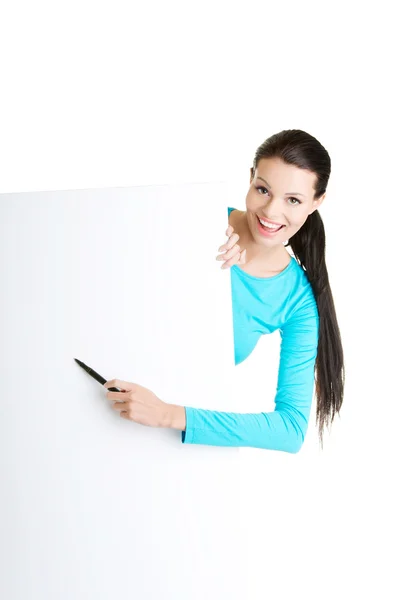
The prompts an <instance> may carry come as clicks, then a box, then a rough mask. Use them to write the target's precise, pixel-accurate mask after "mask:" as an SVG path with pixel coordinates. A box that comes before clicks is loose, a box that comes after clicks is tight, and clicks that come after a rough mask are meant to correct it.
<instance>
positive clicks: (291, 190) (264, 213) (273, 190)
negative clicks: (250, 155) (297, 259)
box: [246, 158, 325, 247]
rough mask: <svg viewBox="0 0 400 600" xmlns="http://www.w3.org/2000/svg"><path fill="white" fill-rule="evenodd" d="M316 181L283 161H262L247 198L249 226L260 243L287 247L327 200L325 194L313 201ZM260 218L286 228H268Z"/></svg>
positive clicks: (310, 174)
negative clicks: (286, 244)
mask: <svg viewBox="0 0 400 600" xmlns="http://www.w3.org/2000/svg"><path fill="white" fill-rule="evenodd" d="M250 177H251V175H250ZM267 182H268V183H267ZM315 182H316V175H315V174H314V173H311V172H310V171H305V170H304V169H299V168H298V167H295V166H294V165H288V164H286V163H285V162H283V161H282V160H281V159H280V158H263V159H261V160H260V161H259V163H258V167H257V169H256V171H255V173H254V178H253V179H250V188H249V191H248V192H247V196H246V216H247V223H248V227H249V230H250V233H251V235H252V236H253V238H254V241H255V242H256V243H257V244H260V243H261V244H262V245H263V246H269V247H271V246H276V245H278V244H283V242H285V241H287V240H288V239H289V238H291V237H292V236H293V235H294V234H295V233H296V231H298V230H299V229H300V227H301V226H302V225H303V224H304V223H305V221H306V220H307V217H308V215H310V214H311V213H312V212H314V210H316V209H317V208H318V207H319V206H320V205H321V203H322V201H323V199H324V198H325V194H323V196H322V197H321V198H320V199H319V200H313V197H314V191H315V190H314V188H313V185H314V183H315ZM259 217H260V218H261V219H269V220H271V221H273V222H275V223H278V224H279V225H282V226H283V227H281V229H279V230H278V231H274V230H270V229H266V228H265V227H263V225H262V224H260V221H259Z"/></svg>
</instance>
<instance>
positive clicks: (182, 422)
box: [166, 404, 186, 431]
mask: <svg viewBox="0 0 400 600" xmlns="http://www.w3.org/2000/svg"><path fill="white" fill-rule="evenodd" d="M166 421H167V425H166V427H169V428H170V429H179V430H180V431H185V429H186V411H185V407H184V406H179V405H178V404H170V405H169V407H168V411H167V419H166Z"/></svg>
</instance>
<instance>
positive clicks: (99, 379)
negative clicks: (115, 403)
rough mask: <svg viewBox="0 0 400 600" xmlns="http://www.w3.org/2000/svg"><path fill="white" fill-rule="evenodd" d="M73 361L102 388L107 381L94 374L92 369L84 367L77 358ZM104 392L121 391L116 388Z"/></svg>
mask: <svg viewBox="0 0 400 600" xmlns="http://www.w3.org/2000/svg"><path fill="white" fill-rule="evenodd" d="M74 360H75V361H76V362H77V363H78V365H79V366H80V367H82V369H85V371H86V373H89V375H90V376H91V377H93V379H95V380H96V381H98V382H99V383H101V385H102V386H103V387H104V384H105V382H106V381H107V379H104V377H102V376H101V375H99V374H98V373H96V371H94V370H93V369H91V368H90V367H88V366H87V365H85V363H83V362H82V361H81V360H78V359H77V358H74ZM106 390H108V391H109V392H120V391H121V390H120V389H119V388H116V387H110V388H106Z"/></svg>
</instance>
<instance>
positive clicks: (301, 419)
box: [182, 297, 319, 454]
mask: <svg viewBox="0 0 400 600" xmlns="http://www.w3.org/2000/svg"><path fill="white" fill-rule="evenodd" d="M318 328H319V317H318V311H317V307H316V304H315V302H313V301H312V299H311V297H310V299H309V300H308V301H307V302H306V303H304V304H303V305H302V307H301V308H299V309H298V310H296V311H295V313H294V314H293V315H292V317H291V318H290V319H289V320H288V321H287V322H286V323H285V324H284V325H282V327H281V328H280V329H279V332H280V335H281V347H280V362H279V373H278V383H277V392H276V396H275V410H274V411H273V412H262V413H234V412H220V411H213V410H204V409H196V408H192V407H188V406H185V411H186V431H183V432H182V442H183V443H185V444H204V445H212V446H240V447H252V448H263V449H267V450H281V451H283V452H289V453H292V454H294V453H296V452H299V450H300V449H301V446H302V444H303V442H304V437H305V434H306V431H307V427H308V421H309V416H310V410H311V404H312V397H313V389H314V367H315V360H316V356H317V348H318Z"/></svg>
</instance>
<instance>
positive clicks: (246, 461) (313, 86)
mask: <svg viewBox="0 0 400 600" xmlns="http://www.w3.org/2000/svg"><path fill="white" fill-rule="evenodd" d="M239 6H240V5H235V4H232V3H229V4H228V3H225V2H212V3H204V2H203V3H201V4H194V3H187V2H185V3H183V2H180V3H178V2H175V3H171V2H170V3H161V2H158V3H147V4H144V3H142V4H140V5H139V4H137V5H135V4H132V3H131V2H113V3H111V2H108V3H107V2H105V3H101V4H98V3H94V2H85V1H80V2H79V3H78V2H76V3H71V2H68V4H67V3H57V2H35V3H34V4H32V3H28V2H18V1H13V2H12V3H11V2H9V1H7V2H3V3H2V5H1V13H0V56H1V63H0V85H1V94H0V109H1V110H0V132H1V135H0V165H1V168H0V192H2V193H11V192H33V191H42V190H76V189H86V188H113V187H114V188H115V187H128V186H153V185H161V184H162V185H167V184H176V183H188V182H193V183H194V182H217V181H218V182H222V181H224V182H225V181H226V182H227V183H226V190H227V196H228V197H229V202H228V204H229V205H231V206H236V207H237V208H242V209H243V208H244V199H245V195H246V192H247V189H248V185H249V168H250V166H251V164H252V159H253V155H254V152H255V150H256V148H257V146H258V145H259V144H261V143H262V142H263V141H264V139H265V138H266V137H268V136H269V135H271V134H273V133H275V132H278V131H280V130H282V129H289V128H300V129H304V130H305V131H308V132H309V133H311V134H312V135H314V136H315V137H317V139H319V141H320V142H321V143H322V144H323V145H324V146H325V147H326V149H327V150H328V152H329V154H330V156H331V159H332V175H331V179H330V182H329V187H328V194H327V198H326V200H325V202H324V205H323V206H322V207H321V210H320V212H321V215H322V218H323V220H324V224H325V230H326V237H327V249H326V261H327V265H328V272H329V277H330V283H331V287H332V290H333V294H334V299H335V306H336V311H337V316H338V322H339V326H340V329H341V334H342V340H343V346H344V352H345V362H346V376H347V377H346V388H345V400H344V404H343V408H342V411H341V417H340V418H339V419H338V418H336V420H335V422H334V425H333V428H332V432H331V434H329V433H325V443H324V450H323V452H320V450H319V448H318V442H317V436H316V428H315V426H314V425H313V420H314V419H315V405H314V412H312V417H311V421H310V427H309V430H308V435H307V438H306V441H305V444H304V446H303V448H302V450H301V452H300V453H299V454H297V455H295V456H288V455H284V454H280V453H272V452H265V451H260V450H254V449H242V450H240V453H239V455H240V461H241V463H242V467H243V468H242V476H241V477H242V479H241V480H242V482H243V484H242V486H241V490H242V491H241V502H242V516H243V517H244V519H245V523H246V524H247V526H246V533H245V535H246V542H245V549H246V559H245V560H246V566H247V574H248V590H247V597H248V598H251V599H257V600H258V599H259V598H265V596H266V595H267V594H270V595H271V596H273V597H274V598H275V599H279V600H280V599H286V598H291V597H292V596H293V594H294V593H295V594H296V597H300V598H307V599H310V598H317V597H318V598H319V597H320V596H321V594H323V595H324V598H327V599H328V598H335V597H337V594H338V593H340V592H343V591H344V590H346V593H348V594H351V593H352V594H357V595H360V594H363V593H365V592H367V591H368V592H369V593H370V594H372V595H378V593H379V595H384V596H385V598H396V597H398V595H399V586H398V581H397V579H395V576H394V565H395V564H396V562H398V561H397V560H396V559H397V557H396V552H397V551H396V546H395V544H397V540H398V536H399V533H400V531H399V529H400V528H399V520H398V516H397V506H398V504H399V495H398V492H397V491H395V484H396V473H397V471H398V460H397V457H398V455H399V451H398V439H399V434H398V422H399V416H400V415H399V391H398V370H397V369H398V367H397V358H398V336H399V317H398V309H397V304H398V292H396V288H397V283H398V272H399V269H398V261H397V244H396V241H397V238H396V234H397V231H398V223H399V193H398V189H399V186H398V161H399V151H398V135H399V119H398V109H397V107H398V105H399V94H398V86H397V79H396V76H395V73H396V72H397V70H398V69H397V61H396V56H397V55H398V53H399V43H398V35H397V29H396V26H397V21H396V19H395V18H394V10H395V4H394V3H392V2H391V1H386V2H381V3H379V5H378V6H377V5H375V4H372V3H370V4H365V3H361V2H346V3H345V4H343V5H338V4H337V3H336V4H333V3H331V4H327V3H324V4H321V3H319V2H318V3H317V2H305V3H304V2H303V3H294V2H293V3H284V4H279V3H265V2H250V3H247V4H246V8H243V6H240V8H239ZM2 206H4V204H2ZM197 214H199V213H197ZM185 228H190V233H191V239H192V241H193V244H198V245H199V246H201V245H202V244H204V235H203V234H202V232H201V231H199V228H198V227H197V226H196V222H191V223H188V222H187V220H186V219H185V217H184V216H182V231H183V230H184V229H185ZM224 229H225V225H224V226H223V228H222V229H221V235H220V238H219V239H218V242H217V243H216V244H215V251H216V250H217V248H218V246H219V245H220V244H221V243H222V242H223V241H225V237H224ZM24 231H25V229H24V228H23V229H22V232H23V233H22V234H21V237H20V239H19V240H18V242H19V244H21V248H22V249H23V248H24V247H25V248H26V246H24V245H23V244H24V238H23V236H24ZM157 248H158V246H157ZM3 250H4V244H3V245H2V251H3ZM28 250H29V248H28ZM22 251H23V250H22ZM160 251H162V252H165V248H160ZM215 253H216V252H215ZM6 260H7V259H6V257H4V254H3V255H2V261H3V271H4V261H6ZM216 264H218V263H216ZM217 270H218V267H217ZM224 275H225V274H224ZM224 275H223V276H224ZM3 318H6V317H5V316H4V315H3ZM13 319H14V321H15V323H16V324H18V319H19V314H18V315H16V314H14V315H13ZM2 343H3V348H5V347H8V346H9V345H10V344H11V346H12V340H10V339H8V338H7V339H5V338H4V337H3V336H2ZM278 346H279V345H278V340H277V339H276V337H275V338H274V336H270V337H269V338H264V339H262V340H260V343H259V344H258V346H257V347H256V349H255V351H254V352H253V354H252V355H251V356H250V357H249V359H248V360H247V361H245V363H243V364H242V365H239V366H238V367H237V369H236V370H233V373H234V374H233V373H232V380H234V382H235V390H237V391H238V392H240V391H242V406H241V408H242V410H244V411H246V410H247V408H248V410H249V411H251V410H254V409H256V410H258V409H259V410H261V409H262V410H265V409H266V408H267V410H268V409H272V408H273V391H274V386H275V381H276V376H277V370H276V369H277V366H278V362H277V359H278V357H277V349H278ZM29 357H30V355H29ZM107 364H109V362H108V361H107ZM119 364H120V363H118V367H119ZM7 368H8V367H7ZM13 368H14V370H12V371H11V377H12V379H13V382H12V383H13V388H14V385H16V384H15V379H16V377H17V375H16V372H15V369H16V365H14V367H13ZM23 368H24V370H25V369H26V368H27V365H26V364H25V362H24V363H23ZM115 368H117V365H116V367H115ZM118 371H119V369H118ZM18 372H19V371H18ZM260 374H261V375H264V377H265V380H263V379H262V377H260ZM5 389H6V388H5V387H4V384H3V386H2V390H3V393H2V399H3V402H5V400H7V402H8V401H10V399H9V398H8V397H7V398H5V395H4V390H5ZM180 389H181V386H180V383H179V382H177V386H176V394H178V393H180V392H179V390H180ZM175 398H176V395H175ZM239 401H240V393H239ZM257 407H259V408H257ZM151 433H152V432H149V431H148V430H145V432H144V433H143V437H144V438H145V437H146V434H149V435H150V436H151ZM186 449H187V448H185V450H186ZM5 450H6V449H5ZM203 451H204V453H205V454H204V456H209V455H208V454H206V452H207V449H206V448H203ZM208 451H210V449H208ZM211 452H213V453H214V452H215V456H218V455H219V452H220V449H218V448H215V449H212V450H211ZM199 456H202V453H201V452H200V454H199ZM205 460H206V459H205ZM7 486H10V482H7ZM10 493H14V494H15V493H16V492H15V490H14V491H13V492H10ZM21 493H22V489H21ZM177 539H179V538H177ZM214 542H215V543H216V542H217V540H214ZM170 543H171V547H172V548H174V544H175V543H176V540H175V539H171V542H170ZM2 550H3V549H2ZM3 551H4V553H5V558H6V559H8V561H10V556H11V555H8V554H7V548H4V550H3ZM166 551H168V549H166ZM2 566H3V569H4V570H5V571H7V570H8V569H9V562H7V560H3V561H2ZM121 576H122V575H121ZM154 576H155V577H157V569H155V575H154ZM227 580H228V578H227ZM7 581H8V579H7ZM21 598H22V596H21Z"/></svg>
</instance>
